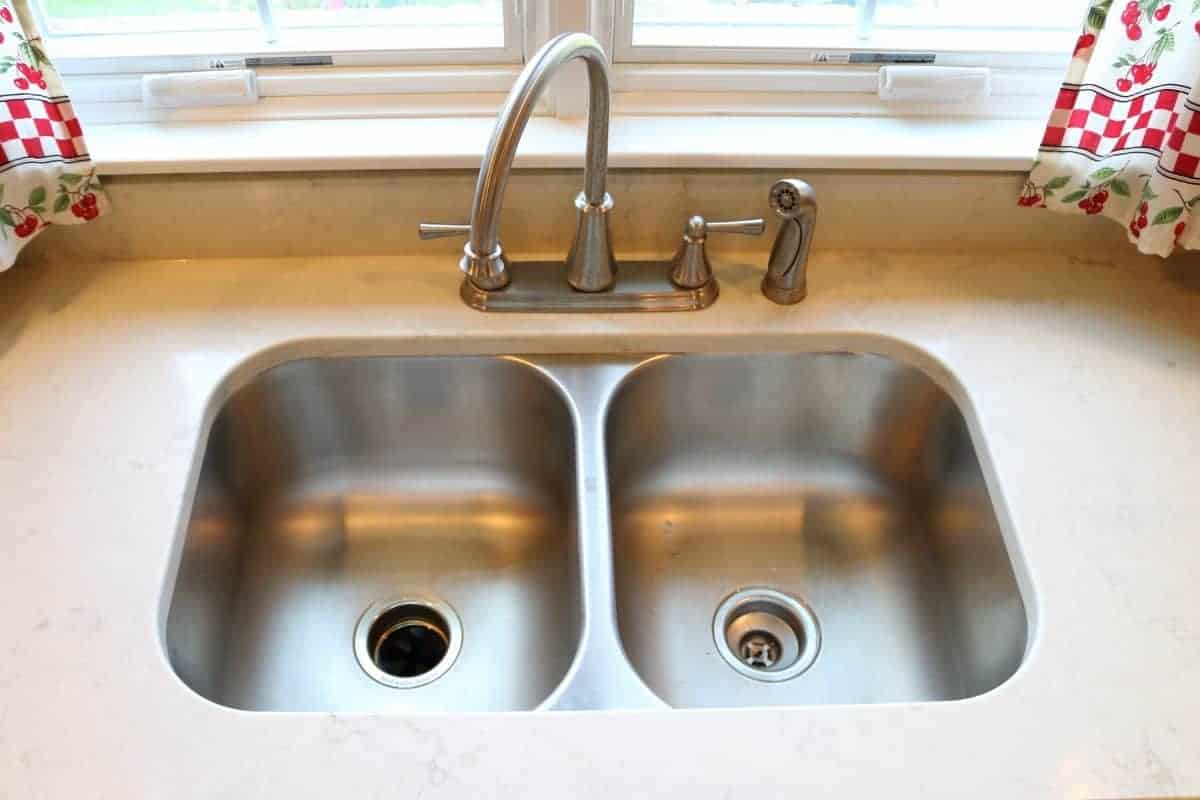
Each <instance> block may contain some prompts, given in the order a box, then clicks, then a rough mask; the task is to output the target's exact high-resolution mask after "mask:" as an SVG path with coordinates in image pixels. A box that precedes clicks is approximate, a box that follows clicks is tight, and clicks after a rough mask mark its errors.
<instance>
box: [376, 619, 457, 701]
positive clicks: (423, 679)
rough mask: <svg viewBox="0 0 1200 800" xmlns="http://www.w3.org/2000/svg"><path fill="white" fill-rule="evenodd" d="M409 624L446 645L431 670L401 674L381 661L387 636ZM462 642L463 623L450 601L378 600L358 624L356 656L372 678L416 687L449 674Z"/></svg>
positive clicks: (403, 687)
mask: <svg viewBox="0 0 1200 800" xmlns="http://www.w3.org/2000/svg"><path fill="white" fill-rule="evenodd" d="M405 626H411V627H419V628H420V629H422V630H423V631H425V632H427V633H428V635H429V636H431V637H438V638H439V639H440V640H441V642H442V644H443V646H444V647H445V653H444V654H443V655H442V656H441V660H440V661H439V662H438V663H437V664H436V665H434V666H433V667H432V668H431V669H429V670H428V671H425V672H420V673H419V674H415V675H411V676H399V675H395V674H393V673H391V672H389V671H387V670H386V669H385V668H384V666H383V665H382V664H381V663H380V662H381V660H382V659H381V653H380V651H381V649H382V645H383V642H384V640H385V639H386V637H387V636H388V635H389V634H391V633H394V632H395V631H396V630H397V629H400V628H403V627H405ZM462 642H463V627H462V621H461V620H460V619H459V618H458V614H457V613H456V612H455V610H454V609H453V608H452V607H451V606H450V604H449V603H444V602H442V601H441V600H437V599H433V598H423V597H401V598H396V599H390V600H378V601H376V602H374V603H372V604H371V605H370V606H369V607H368V608H367V610H366V611H364V612H363V615H362V616H361V617H359V620H358V625H356V626H355V628H354V656H355V658H357V659H358V665H359V666H360V667H362V670H363V672H365V673H367V675H369V676H370V677H371V678H372V679H374V680H375V681H377V682H378V683H382V684H383V685H384V686H390V687H391V688H393V689H416V688H418V687H420V686H425V685H426V684H429V683H433V682H434V681H436V680H437V679H438V678H440V677H442V676H443V675H445V674H446V673H447V672H449V671H450V668H451V667H453V666H454V662H455V660H456V659H457V658H458V654H459V652H460V651H461V650H462Z"/></svg>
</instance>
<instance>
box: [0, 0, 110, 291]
mask: <svg viewBox="0 0 1200 800" xmlns="http://www.w3.org/2000/svg"><path fill="white" fill-rule="evenodd" d="M108 207H109V206H108V199H107V198H106V197H105V195H104V191H103V190H102V189H101V188H100V182H99V181H98V180H97V179H96V168H95V167H94V166H93V165H92V162H91V159H90V158H89V157H88V152H87V146H86V145H85V144H84V141H83V133H82V131H81V129H80V126H79V120H78V119H76V117H75V112H74V111H73V110H72V109H71V101H70V100H68V99H67V95H66V92H65V91H64V89H63V84H62V79H61V78H60V77H59V75H58V73H57V72H56V71H55V69H54V66H53V65H52V64H51V63H50V60H49V59H48V58H47V57H46V49H45V46H44V45H43V44H42V40H41V37H40V36H39V35H38V32H37V28H36V27H35V25H34V23H33V15H32V14H31V13H30V10H29V6H28V2H27V0H0V270H5V269H8V268H9V267H11V266H12V265H13V262H14V261H16V258H17V253H19V252H20V251H21V248H22V247H24V246H25V245H26V244H27V243H28V242H29V241H30V240H31V239H32V238H33V237H34V236H35V235H37V234H38V233H40V232H41V231H43V230H45V229H46V228H47V227H49V226H51V225H76V224H79V223H82V222H88V221H90V220H93V219H95V218H96V217H97V216H99V215H100V214H103V213H104V212H105V211H107V210H108Z"/></svg>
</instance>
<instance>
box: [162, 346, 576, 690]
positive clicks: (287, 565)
mask: <svg viewBox="0 0 1200 800" xmlns="http://www.w3.org/2000/svg"><path fill="white" fill-rule="evenodd" d="M576 462H577V458H576V453H575V431H574V424H573V422H572V418H571V407H570V404H569V402H568V401H567V400H566V398H565V397H564V396H563V395H562V393H561V392H560V391H559V390H558V389H557V388H556V387H555V386H554V384H553V382H551V381H549V380H547V379H546V378H545V377H544V376H543V375H542V374H540V373H539V372H538V371H537V370H536V369H534V368H532V367H530V366H528V365H526V364H523V363H519V362H516V361H512V360H505V359H477V358H463V359H436V358H435V359H411V358H410V359H404V358H331V359H312V360H304V361H295V362H290V363H286V364H283V365H280V366H278V367H275V368H273V369H270V370H268V371H266V372H264V373H263V374H261V375H259V376H258V377H256V378H255V379H253V380H252V381H251V382H250V383H249V384H247V385H245V386H244V387H242V388H241V389H239V390H237V392H235V393H234V394H233V396H232V397H231V398H230V399H229V400H228V401H227V402H226V403H225V405H224V407H223V408H222V409H221V410H220V412H219V414H218V415H217V417H216V419H215V421H214V422H213V425H212V429H211V432H210V433H209V436H208V443H207V448H206V452H205V455H204V461H203V464H202V467H201V470H200V475H199V479H198V481H199V482H198V487H197V490H196V500H195V503H194V506H193V508H192V511H191V517H190V520H189V522H188V528H187V535H186V540H185V543H184V552H183V556H182V561H181V566H180V572H179V577H178V581H177V585H176V587H175V590H174V595H173V598H172V601H171V608H170V612H169V615H168V620H167V630H166V640H167V649H168V653H169V656H170V659H171V663H172V664H173V665H174V667H175V669H176V671H177V672H178V673H179V675H180V677H181V678H183V680H184V681H185V682H186V683H187V684H188V685H189V686H191V687H192V688H193V689H195V690H196V691H197V692H199V693H200V694H201V695H204V696H205V697H207V698H208V699H210V700H212V701H214V702H217V703H222V704H224V705H227V706H233V707H234V708H240V709H252V710H272V711H372V710H392V711H401V710H404V711H408V710H455V711H488V710H515V709H529V708H534V707H536V706H538V705H539V704H541V703H543V702H544V701H545V700H546V699H547V697H548V696H549V695H550V694H551V692H552V691H553V690H554V689H555V687H556V686H558V685H559V683H561V681H562V679H563V676H564V675H565V674H566V673H567V670H568V667H569V666H570V664H571V661H572V659H573V658H574V657H575V654H576V651H577V649H578V647H579V641H580V636H581V630H582V613H581V604H580V592H581V588H580V585H579V562H578V547H577V537H578V519H579V509H578V504H577V480H576ZM397 596H403V597H425V598H436V599H438V600H440V601H442V602H445V603H447V604H449V605H450V606H452V607H453V608H454V609H455V610H456V612H457V614H458V616H460V617H461V618H462V629H463V632H462V635H461V637H459V639H460V640H461V646H462V649H461V652H460V653H459V655H458V657H457V659H456V660H455V661H454V663H453V668H452V669H450V670H449V672H447V673H446V674H445V675H443V676H441V677H440V678H438V679H437V680H436V681H434V682H433V683H430V684H428V685H425V686H422V687H420V688H419V689H411V690H407V691H396V690H395V689H392V688H389V687H388V686H384V685H381V683H379V682H377V681H376V680H373V679H372V678H371V677H369V676H368V675H367V674H366V673H365V672H364V671H363V669H362V668H360V666H359V661H358V659H357V658H356V657H355V654H354V648H353V647H352V641H353V635H354V631H355V626H356V624H357V622H358V620H359V617H360V615H361V614H362V613H363V609H364V608H367V607H368V606H369V605H370V604H371V603H373V602H375V601H377V600H380V599H386V598H389V597H397ZM531 653H532V654H536V658H531V657H530V654H531Z"/></svg>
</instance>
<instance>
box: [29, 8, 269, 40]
mask: <svg viewBox="0 0 1200 800" xmlns="http://www.w3.org/2000/svg"><path fill="white" fill-rule="evenodd" d="M42 9H43V11H44V12H45V17H46V24H47V27H48V28H49V30H48V31H47V33H50V34H57V35H74V34H94V33H157V32H161V31H198V30H209V31H212V30H237V29H245V28H254V27H257V26H258V11H257V5H256V3H255V0H42Z"/></svg>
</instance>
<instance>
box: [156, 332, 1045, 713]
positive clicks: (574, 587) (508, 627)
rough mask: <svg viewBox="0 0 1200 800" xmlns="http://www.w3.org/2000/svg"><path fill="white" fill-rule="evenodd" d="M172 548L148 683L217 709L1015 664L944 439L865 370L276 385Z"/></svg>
mask: <svg viewBox="0 0 1200 800" xmlns="http://www.w3.org/2000/svg"><path fill="white" fill-rule="evenodd" d="M185 527H186V530H185V533H184V537H185V538H184V541H183V547H182V555H181V557H180V562H179V568H178V571H177V576H176V578H175V580H174V583H173V585H172V587H170V598H171V599H170V607H169V613H168V616H167V624H166V630H165V639H166V648H167V653H168V656H169V660H170V662H171V664H172V666H173V667H174V669H175V670H176V672H177V673H178V674H179V676H180V677H181V678H182V679H183V681H184V682H185V683H187V684H188V685H189V686H191V687H192V689H194V690H195V691H196V692H198V693H200V694H201V695H203V696H205V697H207V698H209V699H210V700H213V701H214V702H217V703H221V704H224V705H227V706H232V707H234V708H238V709H248V710H271V711H352V710H360V711H407V710H439V711H485V710H522V709H535V708H539V709H615V708H624V709H635V708H665V707H669V706H678V707H686V706H693V707H695V706H708V707H722V706H725V707H729V706H764V705H802V704H817V703H877V702H896V701H928V700H952V699H958V698H966V697H970V696H973V695H977V694H980V693H982V692H986V691H988V690H989V689H992V688H994V687H996V686H998V685H999V684H1000V683H1002V682H1003V681H1005V680H1006V679H1007V678H1008V677H1009V676H1011V675H1012V674H1014V672H1015V671H1016V669H1017V667H1018V666H1019V665H1020V663H1021V660H1022V658H1023V655H1024V652H1025V645H1026V640H1027V638H1028V633H1027V629H1026V613H1025V607H1024V604H1023V602H1022V598H1021V594H1020V591H1019V590H1018V584H1017V580H1016V578H1015V577H1014V568H1013V565H1012V563H1011V562H1010V559H1009V555H1008V551H1007V549H1006V544H1005V538H1004V536H1003V535H1002V534H1001V525H1000V522H999V517H998V514H997V512H996V507H995V505H994V503H993V500H992V498H991V497H990V495H989V491H988V488H987V486H986V485H985V481H984V478H983V475H982V471H981V468H980V461H979V455H978V451H977V449H976V447H975V446H974V443H973V441H972V436H971V434H970V433H969V432H968V426H967V424H966V423H965V422H964V418H963V416H962V414H961V413H960V411H959V409H958V408H957V407H956V405H955V403H954V401H953V400H952V399H951V397H950V396H949V395H948V394H947V393H946V392H945V391H944V390H943V389H942V388H940V386H939V385H938V384H937V383H936V382H934V381H933V380H932V379H930V378H929V377H927V376H926V375H925V373H923V372H921V371H920V370H918V369H915V368H913V367H910V366H906V365H904V364H902V363H899V362H896V361H892V360H889V359H886V358H882V357H879V356H872V355H847V354H807V353H792V354H776V355H746V356H621V357H586V356H578V357H532V358H521V359H518V358H383V357H373V358H342V357H339V358H320V359H308V360H301V361H294V362H288V363H284V364H281V365H278V366H275V367H273V368H270V369H268V370H266V371H265V372H263V373H261V374H259V375H258V376H257V377H254V378H251V379H250V380H249V381H248V382H245V383H244V384H243V385H242V386H241V388H238V389H236V390H235V391H234V392H233V393H232V395H231V396H230V397H229V399H228V400H227V401H226V402H225V403H224V405H223V406H221V408H220V409H219V411H218V413H217V414H216V416H215V419H214V421H213V423H212V425H211V429H210V432H209V434H208V437H207V442H206V445H205V447H204V452H203V457H202V462H201V465H200V469H199V470H198V477H197V478H196V487H195V495H194V501H193V502H192V506H191V508H190V512H189V514H188V515H187V522H186V526H185Z"/></svg>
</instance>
